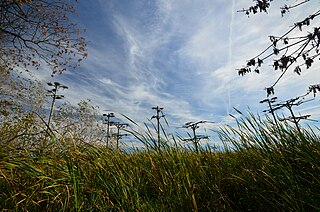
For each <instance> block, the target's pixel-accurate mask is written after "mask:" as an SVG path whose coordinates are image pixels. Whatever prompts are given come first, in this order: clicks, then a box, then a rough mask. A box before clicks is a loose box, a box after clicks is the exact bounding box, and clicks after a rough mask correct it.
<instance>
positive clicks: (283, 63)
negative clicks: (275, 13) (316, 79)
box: [237, 0, 320, 96]
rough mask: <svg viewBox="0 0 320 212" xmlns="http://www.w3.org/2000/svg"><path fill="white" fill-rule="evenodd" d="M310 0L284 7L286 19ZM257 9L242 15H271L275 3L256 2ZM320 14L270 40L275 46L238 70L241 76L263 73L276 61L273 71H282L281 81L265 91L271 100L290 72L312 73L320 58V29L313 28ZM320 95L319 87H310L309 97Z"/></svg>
mask: <svg viewBox="0 0 320 212" xmlns="http://www.w3.org/2000/svg"><path fill="white" fill-rule="evenodd" d="M309 1H310V0H303V1H298V2H297V1H294V2H295V3H294V4H293V5H289V6H288V5H284V6H283V7H281V8H280V9H281V15H282V16H283V15H284V14H286V13H287V12H288V11H290V10H291V9H293V8H297V7H299V6H301V5H302V4H306V3H308V2H309ZM254 2H255V5H253V6H251V7H249V8H248V9H242V10H239V11H238V12H245V13H246V14H247V15H248V16H249V15H250V14H256V13H258V12H267V11H268V9H269V7H270V4H271V2H272V0H255V1H254ZM319 16H320V10H318V11H316V12H315V13H313V14H310V15H309V16H308V17H306V18H304V19H303V20H301V21H298V22H296V23H294V25H293V26H292V27H291V28H290V29H289V30H288V31H287V32H285V33H284V34H283V35H281V36H274V35H271V36H269V39H270V42H271V44H270V45H269V46H268V47H267V48H266V49H264V50H263V51H262V52H261V53H260V54H258V55H256V56H255V57H253V58H252V59H250V60H248V61H247V64H246V65H245V66H243V67H242V68H240V69H237V70H238V74H239V75H241V76H244V75H246V74H247V73H250V72H252V71H253V72H255V73H258V74H259V73H260V69H261V67H262V64H263V63H264V62H265V61H266V60H267V59H269V58H271V57H273V58H274V59H273V63H272V67H273V69H274V70H276V71H278V70H279V71H280V73H279V77H278V78H277V79H276V81H275V82H274V83H273V84H272V85H271V86H269V87H267V88H265V89H266V92H267V96H269V95H273V94H274V93H275V86H276V85H277V84H278V83H279V81H280V80H281V79H282V78H283V77H284V76H285V75H286V73H287V72H288V70H290V69H291V70H293V72H294V73H296V74H298V75H301V72H303V71H304V70H306V69H309V68H310V67H311V66H312V65H313V64H314V62H315V60H316V59H317V58H318V57H319V55H320V52H319V50H320V49H319V45H320V27H318V26H317V27H313V28H312V24H315V25H316V24H317V21H319ZM297 31H300V34H302V35H301V36H296V35H294V34H296V32H297ZM317 91H320V86H319V85H310V87H309V90H308V93H311V92H313V94H314V95H315V94H316V93H317Z"/></svg>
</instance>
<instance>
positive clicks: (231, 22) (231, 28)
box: [227, 0, 234, 113]
mask: <svg viewBox="0 0 320 212" xmlns="http://www.w3.org/2000/svg"><path fill="white" fill-rule="evenodd" d="M233 22H234V0H232V6H231V20H230V24H229V61H228V68H231V63H232V35H233ZM228 73H229V79H230V78H231V76H230V74H232V72H231V70H228ZM227 87H228V109H227V111H228V113H229V112H230V111H229V110H230V108H231V97H230V81H228V85H227Z"/></svg>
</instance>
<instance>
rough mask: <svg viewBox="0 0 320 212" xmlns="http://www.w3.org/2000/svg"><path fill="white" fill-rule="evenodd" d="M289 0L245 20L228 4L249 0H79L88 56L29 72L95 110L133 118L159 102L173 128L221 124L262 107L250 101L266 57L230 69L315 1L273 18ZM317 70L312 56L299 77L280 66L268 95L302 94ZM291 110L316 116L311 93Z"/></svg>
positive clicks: (264, 77)
mask: <svg viewBox="0 0 320 212" xmlns="http://www.w3.org/2000/svg"><path fill="white" fill-rule="evenodd" d="M290 2H296V1H274V2H272V5H271V8H270V10H269V14H265V13H262V14H257V15H254V16H253V15H252V16H251V17H250V18H248V17H247V16H246V15H245V14H244V13H237V12H236V11H237V10H239V9H242V8H247V7H248V6H251V5H252V1H251V0H233V1H232V0H214V1H212V0H197V1H194V0H153V1H150V0H130V1H129V0H90V1H86V0H82V1H80V3H79V4H78V5H77V8H78V10H79V11H78V18H77V20H76V22H78V24H79V26H80V27H81V28H84V29H86V32H85V34H84V36H85V37H86V38H87V40H88V41H89V45H88V54H89V57H88V59H87V60H85V61H84V62H83V63H82V64H81V67H80V68H78V69H76V70H68V71H66V72H65V73H63V74H62V75H61V76H59V75H58V76H56V78H55V79H51V78H50V74H49V73H44V72H40V73H39V77H40V78H42V79H43V80H46V81H53V80H57V81H59V82H62V83H64V84H66V85H68V86H69V89H68V90H67V91H65V92H64V93H65V95H66V97H67V98H66V100H68V101H69V102H71V103H76V102H78V101H79V100H81V99H91V100H92V102H93V103H95V104H97V105H99V106H100V108H101V110H112V111H114V112H116V113H124V114H126V115H127V116H129V117H130V118H132V119H133V120H135V121H137V122H139V123H142V122H145V121H146V120H147V118H150V117H151V116H152V115H154V111H152V109H151V108H152V107H154V106H157V105H159V106H161V107H164V108H165V109H164V112H165V114H167V118H168V120H169V122H170V123H171V124H172V125H173V126H181V125H182V124H183V123H185V122H188V121H199V120H210V121H215V122H217V123H220V124H228V123H230V122H232V121H233V120H232V118H231V117H230V116H228V114H230V113H231V114H234V113H235V111H234V110H233V107H236V108H238V109H239V110H241V111H247V110H248V108H250V110H251V111H252V112H254V113H258V112H261V111H262V110H264V109H266V105H261V104H259V101H260V100H262V99H265V98H266V92H265V90H264V88H265V87H268V86H270V85H272V84H273V82H274V81H275V79H276V78H277V77H278V76H279V75H280V72H276V71H274V70H273V69H272V67H271V66H270V64H272V59H270V60H269V61H266V62H265V64H264V66H263V68H262V69H261V72H262V73H261V74H260V75H257V74H254V73H252V74H248V75H246V76H245V77H240V76H238V74H237V70H236V69H237V68H241V67H242V66H243V65H245V64H246V60H248V59H250V58H252V57H254V56H256V55H257V54H258V53H260V52H261V51H262V50H264V49H265V48H266V47H267V46H268V45H269V44H270V43H269V39H268V36H269V35H279V36H280V35H282V34H283V33H285V32H286V31H287V30H289V28H290V26H293V24H294V23H295V22H297V21H301V20H303V19H304V18H305V17H307V16H308V15H309V14H310V13H313V12H315V11H317V10H319V8H320V2H318V1H316V0H313V1H311V2H310V3H307V4H305V5H303V6H301V7H300V8H299V9H295V10H292V11H291V12H290V13H288V14H286V15H285V17H284V18H281V15H280V9H279V8H280V6H283V4H285V3H287V4H289V3H290ZM316 22H319V20H316ZM310 29H312V28H310ZM294 33H299V32H294ZM318 68H319V63H317V64H316V65H314V66H313V67H312V68H311V69H309V70H308V71H305V72H303V73H302V75H301V76H298V75H295V74H293V73H291V72H290V73H288V74H287V76H286V77H285V78H283V79H282V80H281V81H280V83H279V84H278V86H276V96H277V97H278V98H279V99H280V100H286V99H289V98H292V97H296V96H298V95H302V94H304V93H306V91H307V89H308V86H309V85H310V84H318V83H320V72H319V71H317V70H316V69H318ZM296 111H297V112H301V113H308V114H312V118H314V119H318V120H319V119H320V113H319V98H318V99H317V100H316V101H313V103H308V104H306V105H304V106H301V107H299V108H297V110H296ZM283 112H285V111H283ZM208 127H209V126H208ZM209 128H210V127H209ZM212 128H214V127H212Z"/></svg>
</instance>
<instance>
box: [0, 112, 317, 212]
mask: <svg viewBox="0 0 320 212" xmlns="http://www.w3.org/2000/svg"><path fill="white" fill-rule="evenodd" d="M318 131H319V130H318V129H317V132H315V130H313V131H312V130H311V129H303V130H301V132H299V131H297V130H296V129H295V128H292V127H291V126H290V125H289V124H286V123H283V124H278V125H275V124H274V123H272V122H271V121H270V120H261V119H260V118H256V117H253V116H252V117H250V118H245V119H243V120H239V121H238V126H237V127H236V128H223V129H221V130H219V132H217V133H218V134H219V137H220V139H221V141H222V142H224V143H225V144H228V145H226V146H230V148H226V149H224V150H223V151H219V152H218V151H213V150H212V151H210V150H205V149H202V150H200V152H199V153H195V152H193V151H191V150H190V149H189V150H186V149H184V148H182V147H177V146H179V145H173V146H170V145H163V146H162V148H161V150H160V151H158V150H157V151H152V150H148V151H147V150H136V151H133V152H130V153H128V152H123V151H116V150H110V149H105V148H103V147H99V146H92V145H89V144H84V143H80V142H78V141H76V140H75V139H72V138H66V137H57V136H51V137H48V136H45V137H44V138H43V139H45V140H46V142H45V144H46V146H43V149H40V151H39V149H38V150H37V151H36V152H35V151H33V150H32V148H29V149H28V148H25V147H24V148H21V147H19V145H18V144H17V142H16V143H14V142H13V141H12V142H11V143H10V144H8V142H7V143H6V148H1V149H0V151H1V152H0V208H1V210H2V211H249V210H252V211H319V210H320V201H319V200H320V192H319V191H320V142H319V141H320V139H319V137H318V136H317V133H318ZM136 136H143V135H136ZM147 138H148V136H144V137H143V138H141V139H142V140H143V139H147ZM3 139H4V137H3V136H2V141H4V140H3ZM29 139H31V138H29ZM29 142H30V141H29ZM34 142H37V141H34ZM88 142H89V141H88ZM177 142H178V140H177ZM2 143H4V142H2ZM231 146H232V148H231Z"/></svg>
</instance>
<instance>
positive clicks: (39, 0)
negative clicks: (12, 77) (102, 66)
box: [0, 0, 87, 74]
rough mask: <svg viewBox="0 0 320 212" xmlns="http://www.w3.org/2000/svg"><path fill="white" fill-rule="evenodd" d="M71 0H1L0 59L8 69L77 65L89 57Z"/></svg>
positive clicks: (58, 69) (57, 69)
mask: <svg viewBox="0 0 320 212" xmlns="http://www.w3.org/2000/svg"><path fill="white" fill-rule="evenodd" d="M75 12H76V11H75V8H74V5H73V4H72V0H56V1H51V0H19V1H18V0H3V1H1V2H0V22H1V23H0V38H1V39H0V61H1V64H2V65H3V66H5V67H6V68H8V70H13V69H14V68H16V67H21V68H23V69H24V70H26V71H28V70H29V68H30V67H34V68H39V67H40V66H41V65H42V64H46V65H49V66H50V67H51V68H52V74H55V73H57V72H60V73H62V72H63V71H65V70H66V69H67V68H74V67H77V66H78V65H79V62H80V61H81V60H82V59H83V58H86V57H87V53H86V49H85V47H86V43H85V39H84V38H83V37H81V36H80V30H79V29H78V28H77V27H76V24H74V23H72V22H71V20H70V15H72V14H74V13H75Z"/></svg>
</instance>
